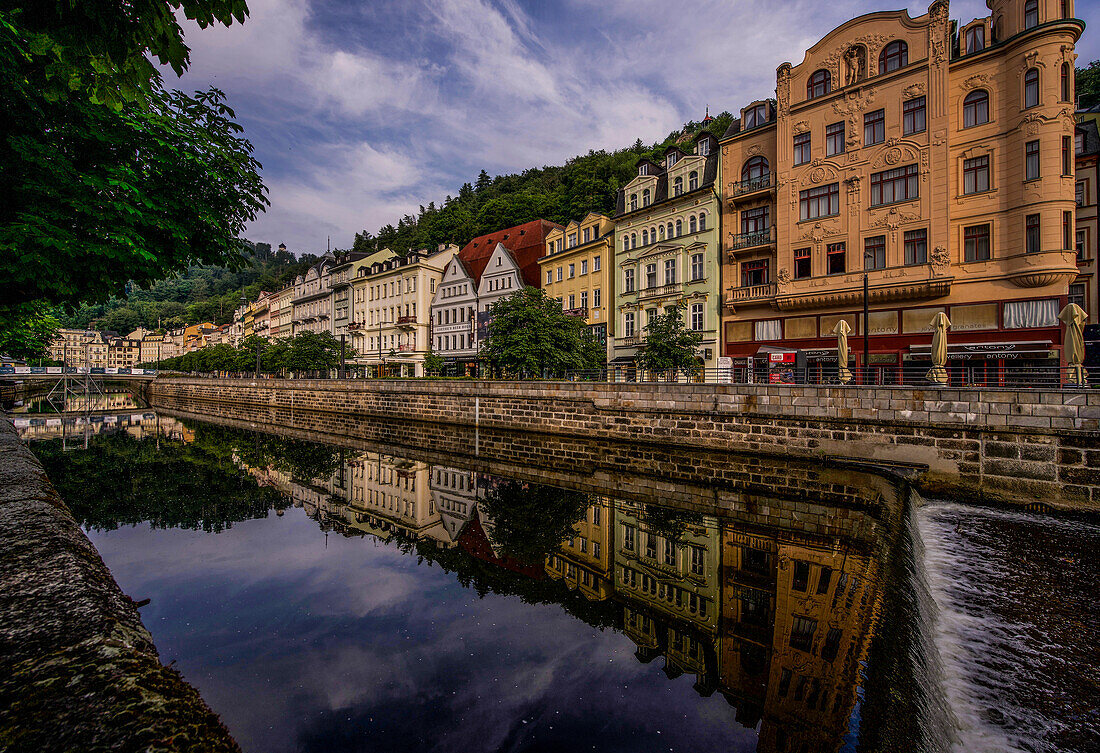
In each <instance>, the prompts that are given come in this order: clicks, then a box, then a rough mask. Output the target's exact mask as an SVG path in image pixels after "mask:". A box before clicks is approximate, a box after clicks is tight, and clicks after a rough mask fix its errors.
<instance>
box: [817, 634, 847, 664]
mask: <svg viewBox="0 0 1100 753" xmlns="http://www.w3.org/2000/svg"><path fill="white" fill-rule="evenodd" d="M842 634H843V631H842V630H841V629H840V628H835V627H831V628H829V632H827V633H826V634H825V642H824V643H822V644H821V658H822V659H824V660H825V661H828V662H831V661H833V659H836V655H837V652H838V651H840V636H841V635H842Z"/></svg>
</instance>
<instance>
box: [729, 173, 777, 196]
mask: <svg viewBox="0 0 1100 753" xmlns="http://www.w3.org/2000/svg"><path fill="white" fill-rule="evenodd" d="M772 185H773V184H772V176H771V173H768V174H767V175H761V176H760V177H759V178H749V179H748V180H742V181H739V182H737V183H731V184H730V186H729V192H730V195H731V196H741V195H743V194H747V193H755V192H756V191H763V190H764V189H767V188H771V187H772Z"/></svg>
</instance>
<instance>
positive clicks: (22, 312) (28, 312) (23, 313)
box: [0, 302, 61, 359]
mask: <svg viewBox="0 0 1100 753" xmlns="http://www.w3.org/2000/svg"><path fill="white" fill-rule="evenodd" d="M60 326H61V322H60V321H58V319H57V316H56V315H55V312H54V311H53V310H52V309H51V308H50V307H49V306H47V305H46V304H44V303H42V302H31V303H23V304H18V305H15V306H8V307H3V315H2V316H0V353H2V354H4V355H6V356H11V357H12V358H23V359H41V358H42V357H43V356H44V355H45V354H46V351H47V350H48V349H49V347H50V342H51V341H52V340H53V339H54V337H55V336H56V335H57V330H58V328H59V327H60Z"/></svg>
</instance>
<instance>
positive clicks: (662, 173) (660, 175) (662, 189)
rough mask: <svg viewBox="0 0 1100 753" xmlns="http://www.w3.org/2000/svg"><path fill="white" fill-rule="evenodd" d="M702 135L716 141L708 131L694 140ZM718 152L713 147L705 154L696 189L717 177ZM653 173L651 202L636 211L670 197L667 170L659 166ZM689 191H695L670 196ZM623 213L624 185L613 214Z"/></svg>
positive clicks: (702, 187)
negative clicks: (701, 172) (655, 185)
mask: <svg viewBox="0 0 1100 753" xmlns="http://www.w3.org/2000/svg"><path fill="white" fill-rule="evenodd" d="M704 136H709V137H710V138H712V139H714V140H715V141H717V137H715V136H714V134H712V133H710V132H709V131H707V132H704V133H703V134H700V135H699V136H698V137H697V138H696V139H695V140H696V141H698V140H699V139H700V138H703V137H704ZM720 153H721V150H720V149H718V148H714V149H711V150H710V154H708V155H707V156H706V162H705V163H704V166H703V175H702V177H701V178H700V180H699V188H698V189H696V190H699V189H704V188H708V187H710V186H712V185H713V184H714V181H715V179H716V178H717V177H718V157H719V154H720ZM685 156H688V157H690V156H696V155H685ZM655 175H656V176H657V188H656V190H655V191H654V197H653V202H652V203H651V204H650V205H649V206H647V207H645V208H644V209H643V208H642V207H639V208H638V209H637V210H636V211H639V212H641V211H645V210H651V209H653V208H654V206H655V205H657V204H660V203H661V202H663V201H665V200H667V199H669V198H670V197H669V195H668V171H666V170H665V169H664V168H663V167H660V168H659V169H658V172H656V173H655ZM690 193H695V192H694V191H685V192H684V193H683V194H681V196H679V197H671V198H682V197H683V196H686V195H688V194H690ZM623 214H626V186H624V187H622V188H620V189H619V192H618V194H617V195H616V196H615V215H614V216H615V217H616V218H618V217H620V216H622V215H623Z"/></svg>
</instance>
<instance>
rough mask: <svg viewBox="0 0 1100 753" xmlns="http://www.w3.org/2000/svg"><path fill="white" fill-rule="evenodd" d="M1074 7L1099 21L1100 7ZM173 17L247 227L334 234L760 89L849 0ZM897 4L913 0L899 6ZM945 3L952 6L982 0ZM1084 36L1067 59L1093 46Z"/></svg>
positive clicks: (491, 1) (403, 0)
mask: <svg viewBox="0 0 1100 753" xmlns="http://www.w3.org/2000/svg"><path fill="white" fill-rule="evenodd" d="M1092 5H1093V4H1085V3H1078V4H1077V6H1078V7H1077V13H1078V15H1080V16H1083V17H1085V20H1086V21H1090V22H1092V23H1094V24H1100V7H1096V8H1094V7H1092ZM249 7H250V9H251V15H250V17H249V19H248V20H247V21H246V22H245V24H243V25H234V26H233V27H230V28H228V29H224V28H211V29H206V30H199V29H198V28H196V27H194V26H193V25H192V26H189V27H187V30H188V34H187V41H188V44H189V45H191V47H192V68H191V71H190V72H189V73H188V74H187V76H186V77H185V79H184V82H183V84H184V86H186V87H192V88H198V87H200V86H204V85H207V84H214V85H216V86H219V87H220V88H222V89H223V90H225V91H226V92H227V94H228V95H229V98H230V103H231V104H232V105H233V106H234V108H235V109H236V110H237V113H238V115H239V117H240V119H241V121H242V123H243V124H244V126H245V128H246V134H247V136H248V137H249V138H250V139H251V140H252V141H253V143H254V145H255V146H256V153H257V157H258V159H259V160H260V161H261V162H262V163H263V164H264V177H265V180H266V182H267V184H268V186H269V187H270V189H271V196H270V198H271V201H272V206H271V207H270V209H269V210H268V212H267V213H266V214H265V215H263V216H261V217H260V218H259V219H258V220H257V221H256V222H255V223H254V224H253V225H252V226H251V227H250V228H249V229H248V233H247V234H248V236H249V237H250V238H253V239H254V240H267V241H271V242H279V241H285V242H286V243H287V244H288V245H289V246H290V247H291V248H292V249H293V250H313V251H316V250H320V249H323V248H324V246H325V238H326V237H327V236H330V235H331V236H332V238H333V243H334V244H335V245H337V246H338V247H347V246H349V245H350V244H351V241H352V237H353V234H354V233H355V232H356V231H358V230H362V229H364V228H365V229H369V230H371V231H372V232H373V231H374V230H376V229H377V228H378V227H379V226H381V225H383V224H386V223H390V222H396V221H397V220H398V218H400V217H401V216H402V215H404V214H406V213H408V214H415V213H416V210H417V207H418V206H419V205H420V204H425V205H426V204H427V203H428V202H430V201H435V202H437V203H438V202H440V201H442V199H443V198H444V196H445V195H446V194H455V193H457V192H458V189H459V187H460V186H461V184H462V183H463V182H466V181H469V180H472V179H473V177H474V176H476V175H477V173H478V172H479V171H480V170H481V169H485V170H488V171H489V172H490V173H507V172H517V171H522V170H524V169H526V168H528V167H532V166H541V165H547V164H560V163H562V162H563V161H564V160H566V159H568V158H569V157H571V156H573V155H575V154H583V153H585V152H587V151H588V150H589V149H614V148H619V147H623V146H626V145H629V144H631V143H633V142H634V140H635V139H638V138H641V139H642V140H643V141H644V142H653V141H656V140H658V139H661V138H663V137H664V136H665V135H666V134H667V133H669V132H670V131H672V130H673V129H675V128H677V127H679V125H680V124H681V123H683V122H684V121H686V120H689V119H698V118H699V117H700V116H701V115H702V111H703V108H704V107H706V106H708V105H709V106H710V109H711V112H712V113H717V112H720V111H722V110H730V111H736V110H738V109H739V108H740V107H741V106H742V105H744V104H745V103H747V102H751V101H753V100H756V99H759V98H762V97H769V96H774V91H775V69H776V67H777V66H778V65H779V64H780V63H782V62H783V61H785V60H789V61H791V62H795V63H797V62H798V61H800V60H801V59H802V56H803V53H804V50H805V49H806V48H807V47H809V46H810V45H812V44H813V43H814V42H816V41H817V39H819V38H820V36H821V35H822V34H823V33H825V32H826V31H827V30H829V29H832V28H834V27H835V26H837V25H838V24H840V23H843V22H844V21H845V20H847V19H849V18H852V17H854V16H857V15H861V14H863V13H867V12H871V11H874V10H882V9H884V8H889V7H891V6H890V5H889V4H882V3H879V2H868V1H867V0H858V1H857V0H838V1H837V2H833V3H821V2H818V1H817V0H739V2H737V3H730V2H728V0H697V1H696V2H695V3H692V4H691V5H690V7H684V8H678V9H676V10H675V11H674V12H669V6H668V3H667V0H543V1H542V2H539V3H534V4H529V3H520V2H519V1H518V0H374V1H373V2H371V3H360V2H357V1H356V0H326V1H325V2H322V1H321V0H312V2H307V0H251V1H250V3H249ZM907 7H908V9H909V12H910V14H911V15H913V16H918V15H921V14H923V13H924V12H925V11H926V9H927V3H925V2H910V3H908V4H907ZM987 12H988V11H987V9H986V8H985V4H984V2H983V1H982V0H956V2H954V3H952V15H953V16H954V17H956V18H959V19H962V20H968V19H969V18H971V17H976V16H980V15H984V14H985V13H987ZM1095 36H1096V35H1095V34H1093V35H1091V36H1086V38H1084V39H1082V44H1081V46H1080V53H1081V57H1082V61H1087V60H1090V59H1093V58H1095V57H1098V56H1100V48H1098V46H1097V43H1095V42H1093V41H1092V37H1095Z"/></svg>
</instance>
